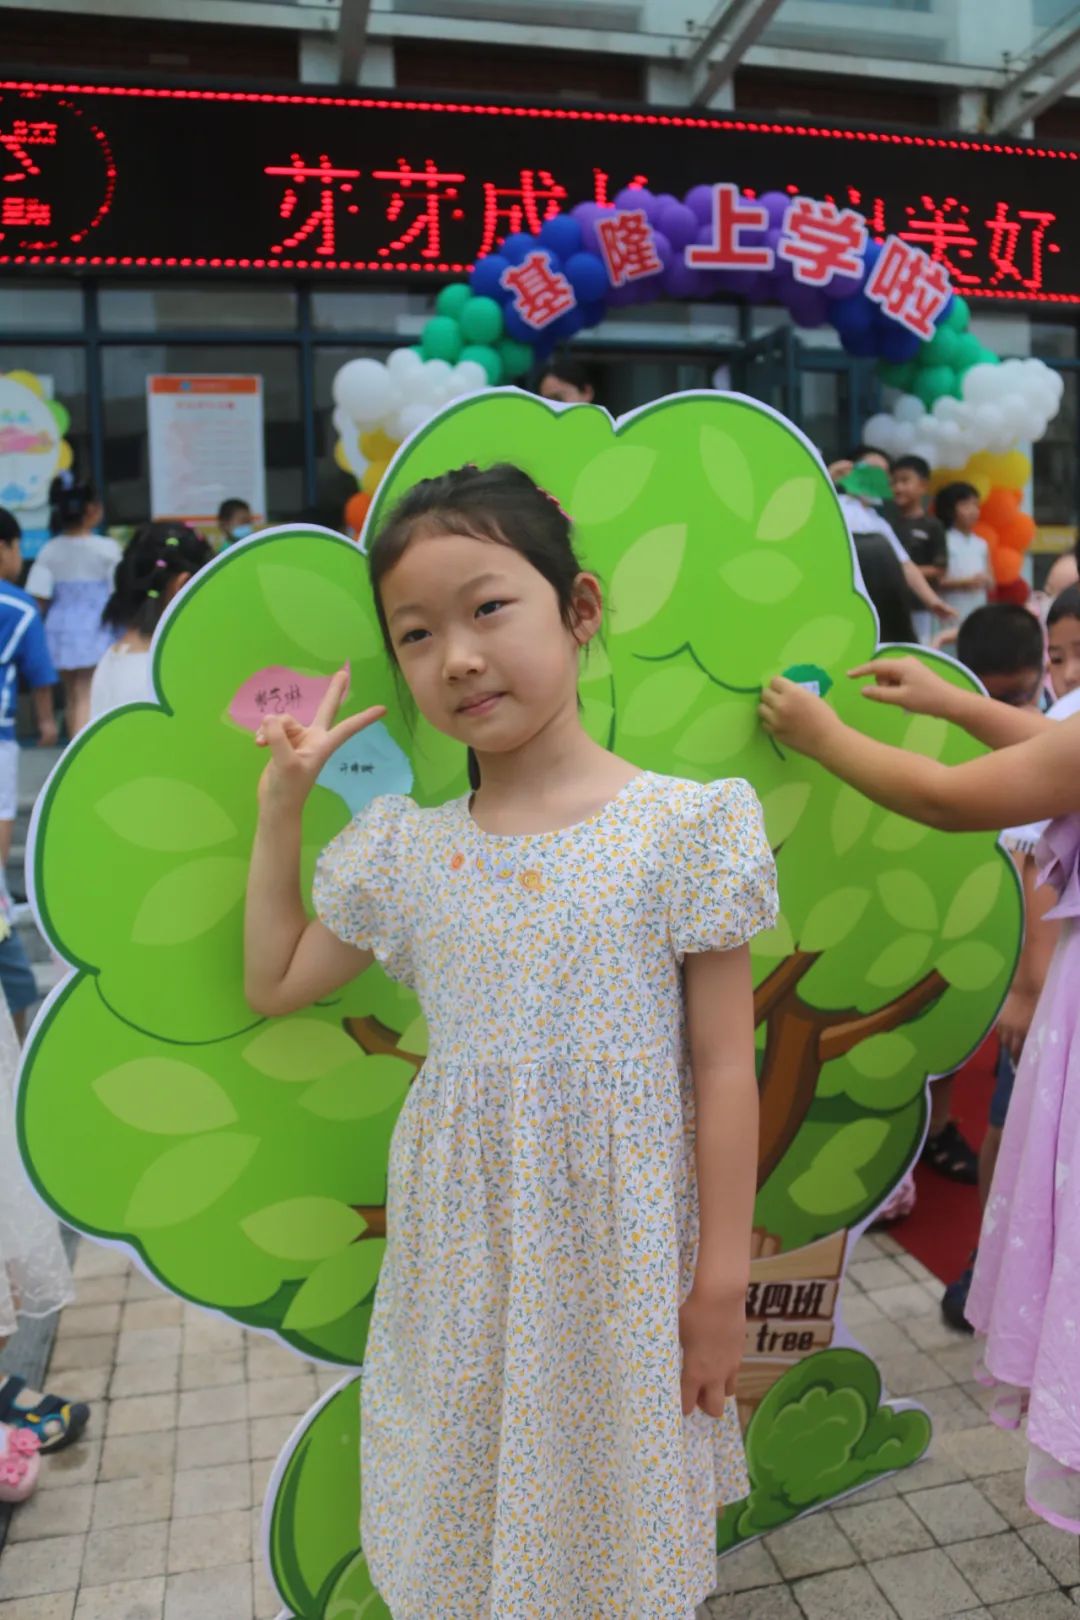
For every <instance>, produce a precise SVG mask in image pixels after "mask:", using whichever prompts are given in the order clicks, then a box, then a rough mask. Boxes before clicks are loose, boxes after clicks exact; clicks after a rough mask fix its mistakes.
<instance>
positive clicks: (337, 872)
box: [312, 794, 416, 989]
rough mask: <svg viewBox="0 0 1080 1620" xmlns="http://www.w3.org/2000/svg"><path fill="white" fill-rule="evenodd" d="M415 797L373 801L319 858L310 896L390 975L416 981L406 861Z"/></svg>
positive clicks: (327, 922)
mask: <svg viewBox="0 0 1080 1620" xmlns="http://www.w3.org/2000/svg"><path fill="white" fill-rule="evenodd" d="M415 808H416V807H415V805H414V804H413V802H412V800H411V799H407V798H405V797H403V796H401V795H399V794H387V795H385V796H384V797H382V798H378V799H372V801H371V803H370V804H368V805H366V806H365V807H364V809H363V810H362V811H361V812H360V814H359V815H358V816H354V818H353V819H352V821H350V822H349V824H348V826H347V827H345V828H344V829H343V830H342V831H341V832H340V833H338V835H337V837H336V838H335V839H333V840H332V841H331V842H330V843H329V844H327V846H326V848H325V849H324V850H323V852H322V854H321V855H320V856H319V859H318V862H317V863H316V867H315V880H314V883H313V884H312V899H313V901H314V905H315V914H316V916H317V917H318V919H319V921H320V922H321V923H322V924H323V925H324V926H325V927H327V928H329V930H330V932H331V933H332V934H336V935H337V937H338V938H339V939H342V940H344V941H345V943H346V944H347V945H355V946H357V947H358V948H359V949H360V950H366V951H373V952H374V954H375V957H376V959H377V960H378V961H379V962H380V963H381V964H382V966H383V967H384V968H385V969H386V971H387V973H388V974H389V975H390V977H391V978H392V979H397V980H398V981H399V982H400V983H402V984H405V985H408V986H409V988H410V989H412V988H414V985H413V967H412V941H411V927H410V922H409V915H410V909H411V907H410V902H409V896H408V893H407V885H406V882H405V881H404V879H405V876H406V874H407V862H406V861H405V860H404V859H403V853H404V846H405V845H406V844H407V840H408V832H407V825H408V821H409V818H410V816H411V815H412V813H413V812H414V811H415Z"/></svg>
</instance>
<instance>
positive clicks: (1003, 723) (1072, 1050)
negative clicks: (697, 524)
mask: <svg viewBox="0 0 1080 1620" xmlns="http://www.w3.org/2000/svg"><path fill="white" fill-rule="evenodd" d="M852 675H853V676H854V677H857V678H865V677H867V676H870V677H872V680H873V682H874V683H875V684H873V685H871V686H870V687H868V688H867V689H866V696H867V697H869V698H873V699H875V700H876V701H878V702H883V703H891V704H896V705H899V706H900V707H901V708H904V709H909V710H912V711H914V712H915V713H917V714H930V715H936V716H938V717H940V718H942V719H946V720H952V721H955V723H956V724H958V725H962V726H963V727H964V728H965V729H966V730H967V731H969V732H970V733H971V735H972V736H973V737H975V738H977V739H978V741H979V742H982V743H985V744H986V745H987V747H989V748H992V749H995V750H997V751H996V752H994V753H991V754H988V755H985V756H984V757H983V758H981V759H975V760H972V761H970V762H969V763H968V764H966V765H953V766H948V765H942V764H940V763H938V761H936V760H929V759H924V758H923V757H922V756H921V755H918V754H909V753H906V752H905V751H904V750H903V749H902V748H890V747H888V746H887V745H886V744H885V743H880V742H876V741H874V740H873V739H872V738H870V737H866V736H863V734H862V733H861V732H858V731H855V730H853V729H852V728H851V727H850V726H846V725H844V724H843V722H842V721H841V720H840V718H839V716H838V715H837V714H836V713H835V712H834V710H832V709H831V708H830V707H829V706H828V704H827V703H823V702H822V701H821V699H819V698H816V697H814V696H813V695H812V694H811V693H809V692H806V691H805V690H804V689H803V688H801V687H798V686H794V685H793V684H792V682H790V681H786V680H784V679H783V678H782V677H777V678H776V680H774V681H773V682H772V684H771V685H770V686H769V687H768V688H767V689H766V691H765V693H764V696H763V699H762V719H763V721H764V724H765V726H766V728H767V730H768V731H770V732H771V733H772V735H773V736H775V737H777V738H779V739H780V741H781V742H783V743H785V744H787V745H788V746H789V747H792V748H797V749H799V750H800V751H801V752H802V753H804V754H809V755H810V756H811V758H813V759H817V760H819V761H820V762H821V763H822V764H823V765H824V766H825V767H826V768H827V769H828V770H830V771H832V772H833V773H834V774H835V775H837V776H839V777H840V778H841V779H842V780H843V781H845V782H849V783H850V784H851V785H852V787H855V788H857V789H858V791H859V792H860V793H865V794H866V796H867V798H869V799H873V800H874V802H875V803H876V804H881V805H884V806H885V807H886V808H887V809H889V810H893V811H895V812H897V813H898V814H899V815H904V816H910V817H911V818H912V819H913V820H915V821H925V822H927V823H929V825H931V826H934V827H940V828H944V829H946V830H948V831H951V832H978V831H982V830H986V831H993V830H996V829H997V828H999V827H1014V826H1019V825H1021V824H1022V823H1025V822H1030V821H1037V820H1045V819H1047V818H1051V819H1050V825H1049V826H1048V827H1047V829H1046V831H1045V834H1044V836H1043V840H1042V843H1041V845H1040V846H1039V849H1038V850H1037V852H1036V857H1037V859H1038V861H1039V863H1040V866H1041V873H1040V881H1041V882H1042V883H1044V884H1047V885H1049V886H1050V887H1052V888H1053V889H1054V890H1055V891H1056V893H1057V897H1058V898H1057V904H1056V905H1055V906H1054V907H1053V908H1052V909H1051V910H1050V911H1048V912H1046V913H1045V916H1046V917H1048V918H1049V919H1051V920H1056V921H1060V922H1061V923H1062V928H1061V933H1060V935H1059V938H1058V944H1057V949H1056V951H1055V954H1054V958H1053V961H1052V962H1051V965H1050V969H1049V971H1048V973H1047V975H1046V979H1045V982H1044V984H1043V989H1042V994H1041V996H1040V998H1039V1002H1038V1005H1037V1007H1036V1009H1035V1013H1034V1015H1033V1017H1032V1020H1031V1028H1030V1031H1029V1033H1028V1035H1027V1037H1026V1039H1025V1042H1024V1047H1023V1053H1022V1056H1021V1059H1020V1065H1019V1067H1018V1069H1017V1073H1016V1082H1015V1085H1014V1089H1013V1094H1012V1098H1011V1100H1010V1103H1009V1112H1008V1116H1007V1118H1006V1120H1005V1128H1004V1134H1003V1136H1002V1141H1001V1148H1000V1151H999V1154H998V1160H997V1165H996V1167H995V1170H994V1179H993V1183H992V1185H991V1188H990V1195H989V1198H988V1199H987V1204H986V1209H985V1211H984V1214H983V1224H982V1232H981V1233H980V1236H979V1250H978V1257H977V1259H976V1262H975V1272H974V1277H973V1279H972V1283H971V1290H970V1292H969V1294H968V1297H967V1304H966V1306H965V1315H966V1316H967V1319H968V1321H969V1322H970V1323H971V1325H972V1326H973V1327H974V1328H975V1329H976V1331H977V1332H979V1333H983V1334H985V1335H986V1343H985V1349H984V1351H983V1355H982V1361H981V1365H980V1367H979V1369H978V1371H977V1374H976V1376H977V1377H978V1378H979V1379H980V1381H981V1382H982V1383H983V1384H984V1385H986V1386H988V1387H990V1388H992V1389H994V1390H995V1392H996V1393H995V1402H994V1405H993V1408H992V1410H991V1414H990V1415H991V1417H992V1418H993V1420H994V1421H995V1422H996V1423H998V1424H1000V1425H1001V1426H1002V1427H1003V1428H1016V1427H1017V1426H1018V1425H1019V1423H1020V1422H1021V1420H1022V1418H1023V1417H1024V1416H1026V1417H1027V1435H1028V1467H1027V1500H1028V1504H1029V1506H1030V1507H1031V1508H1032V1509H1033V1510H1034V1511H1035V1512H1036V1513H1040V1514H1041V1515H1042V1516H1043V1518H1044V1519H1047V1520H1048V1521H1049V1522H1050V1523H1051V1524H1053V1525H1057V1526H1058V1528H1059V1529H1063V1530H1068V1531H1071V1532H1072V1533H1073V1534H1074V1535H1076V1534H1080V715H1073V716H1072V717H1071V718H1069V719H1064V720H1061V721H1058V722H1055V721H1054V720H1052V719H1050V718H1049V716H1047V715H1042V714H1038V713H1033V712H1032V711H1031V710H1027V709H1016V708H1011V707H1010V706H1009V705H1008V704H1005V703H997V702H995V701H994V700H993V699H992V698H988V697H982V696H979V695H976V694H975V693H973V692H964V691H961V690H960V689H959V688H957V687H954V686H951V685H950V684H949V683H948V682H947V681H944V680H942V679H941V678H940V676H937V675H935V674H934V673H933V672H932V671H931V670H929V669H927V668H926V666H925V665H923V664H921V663H920V662H919V661H918V660H917V659H914V658H898V659H882V660H880V661H879V662H876V663H872V664H866V665H863V666H862V667H861V668H859V669H856V670H853V671H852ZM1055 818H1056V819H1055Z"/></svg>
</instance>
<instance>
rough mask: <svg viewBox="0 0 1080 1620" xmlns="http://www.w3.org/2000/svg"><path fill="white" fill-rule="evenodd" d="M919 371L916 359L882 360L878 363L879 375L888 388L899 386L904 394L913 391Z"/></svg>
mask: <svg viewBox="0 0 1080 1620" xmlns="http://www.w3.org/2000/svg"><path fill="white" fill-rule="evenodd" d="M918 371H919V367H918V363H917V361H915V360H882V361H880V362H879V363H878V376H879V377H880V378H881V380H882V382H883V383H885V385H886V386H887V387H888V388H899V389H900V391H901V393H904V394H909V393H910V392H911V385H912V383H913V382H914V381H915V378H916V376H917V375H918Z"/></svg>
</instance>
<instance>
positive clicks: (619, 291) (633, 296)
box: [607, 281, 638, 309]
mask: <svg viewBox="0 0 1080 1620" xmlns="http://www.w3.org/2000/svg"><path fill="white" fill-rule="evenodd" d="M637 302H638V296H637V283H636V282H633V281H626V282H624V283H623V285H622V286H621V287H612V289H611V291H610V292H609V293H608V295H607V303H608V308H609V309H625V308H626V306H627V305H628V304H636V303H637Z"/></svg>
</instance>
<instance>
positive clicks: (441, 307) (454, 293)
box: [435, 281, 472, 321]
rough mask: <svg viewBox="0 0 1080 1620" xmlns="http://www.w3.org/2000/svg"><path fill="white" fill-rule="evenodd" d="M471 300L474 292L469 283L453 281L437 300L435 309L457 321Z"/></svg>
mask: <svg viewBox="0 0 1080 1620" xmlns="http://www.w3.org/2000/svg"><path fill="white" fill-rule="evenodd" d="M471 298H472V291H471V289H470V287H469V284H468V282H467V281H453V282H451V284H450V286H449V287H444V288H443V290H442V292H441V293H440V294H439V296H438V298H436V300H435V308H436V310H437V312H438V313H439V314H440V315H448V316H449V318H450V319H451V320H452V321H456V320H457V319H458V316H459V315H460V314H461V312H462V310H463V309H464V308H465V305H466V304H467V303H468V302H469V300H470V299H471Z"/></svg>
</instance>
